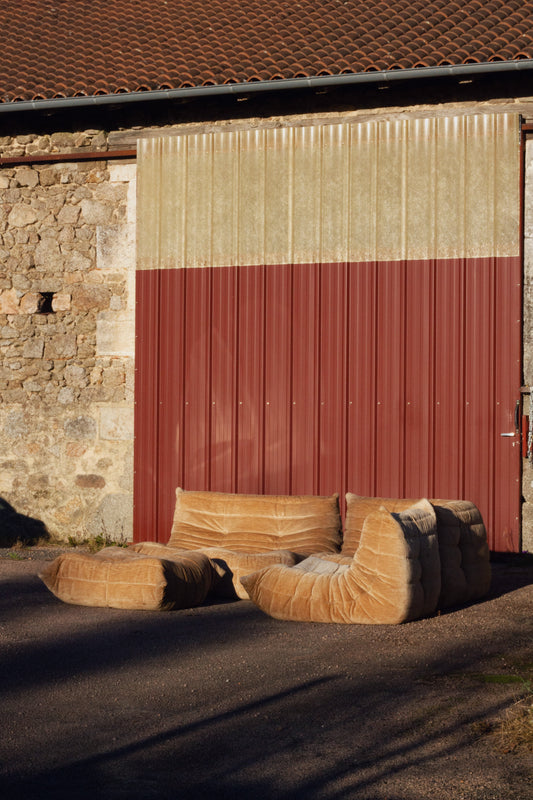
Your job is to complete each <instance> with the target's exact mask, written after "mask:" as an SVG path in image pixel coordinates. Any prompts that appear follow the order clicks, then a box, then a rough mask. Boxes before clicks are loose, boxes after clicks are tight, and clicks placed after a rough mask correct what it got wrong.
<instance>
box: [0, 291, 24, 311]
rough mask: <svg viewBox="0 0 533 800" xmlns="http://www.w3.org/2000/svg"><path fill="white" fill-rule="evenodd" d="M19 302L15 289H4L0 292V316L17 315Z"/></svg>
mask: <svg viewBox="0 0 533 800" xmlns="http://www.w3.org/2000/svg"><path fill="white" fill-rule="evenodd" d="M19 302H20V301H19V297H18V294H17V291H16V289H4V290H3V291H1V292H0V314H18V311H19Z"/></svg>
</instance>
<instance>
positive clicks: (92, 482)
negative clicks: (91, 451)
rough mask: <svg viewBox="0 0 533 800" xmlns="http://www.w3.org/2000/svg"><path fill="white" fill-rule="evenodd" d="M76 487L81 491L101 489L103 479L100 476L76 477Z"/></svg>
mask: <svg viewBox="0 0 533 800" xmlns="http://www.w3.org/2000/svg"><path fill="white" fill-rule="evenodd" d="M76 486H79V487H80V488H82V489H103V488H104V486H105V478H103V477H102V476H101V475H93V474H91V475H76Z"/></svg>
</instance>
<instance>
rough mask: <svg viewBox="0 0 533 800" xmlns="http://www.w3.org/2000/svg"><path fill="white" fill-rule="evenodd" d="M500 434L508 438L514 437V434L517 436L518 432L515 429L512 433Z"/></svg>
mask: <svg viewBox="0 0 533 800" xmlns="http://www.w3.org/2000/svg"><path fill="white" fill-rule="evenodd" d="M500 436H505V437H506V438H512V437H513V436H516V433H515V432H514V431H512V432H511V433H500Z"/></svg>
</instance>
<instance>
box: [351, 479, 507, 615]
mask: <svg viewBox="0 0 533 800" xmlns="http://www.w3.org/2000/svg"><path fill="white" fill-rule="evenodd" d="M413 502H414V501H413V500H409V499H399V498H384V497H363V496H360V495H356V494H351V493H348V494H347V495H346V520H345V525H344V540H343V546H342V553H343V555H346V556H351V555H353V554H354V553H355V552H356V551H357V548H358V546H359V541H360V537H361V533H362V530H363V525H364V521H365V519H366V517H367V516H368V515H369V514H371V513H372V512H374V511H376V510H377V509H378V508H380V507H381V506H384V507H385V508H386V509H387V510H388V511H390V512H398V511H403V510H404V509H406V508H408V507H409V506H411V505H412V504H413ZM430 502H431V504H432V505H433V507H434V509H435V514H436V517H437V536H438V542H439V553H440V560H441V595H440V598H439V608H441V609H444V608H449V607H451V606H454V605H460V604H462V603H466V602H469V601H472V600H477V599H479V598H481V597H484V596H485V595H486V594H487V592H488V590H489V588H490V580H491V570H490V560H489V558H490V553H489V547H488V542H487V532H486V530H485V526H484V524H483V519H482V517H481V514H480V512H479V509H478V508H477V506H475V505H474V503H472V502H470V501H468V500H431V501H430Z"/></svg>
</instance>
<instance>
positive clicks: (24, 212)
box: [7, 203, 38, 228]
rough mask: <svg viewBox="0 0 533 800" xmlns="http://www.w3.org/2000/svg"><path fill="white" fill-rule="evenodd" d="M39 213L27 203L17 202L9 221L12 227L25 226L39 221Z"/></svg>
mask: <svg viewBox="0 0 533 800" xmlns="http://www.w3.org/2000/svg"><path fill="white" fill-rule="evenodd" d="M37 219H38V215H37V213H36V211H35V209H34V208H32V207H31V206H30V205H28V204H27V203H17V204H16V205H14V206H13V208H12V209H11V212H10V214H9V216H8V218H7V223H8V225H9V226H10V227H12V228H24V227H25V226H26V225H32V224H33V223H34V222H37Z"/></svg>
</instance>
